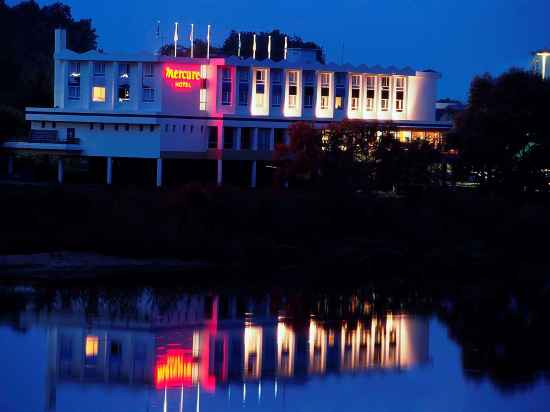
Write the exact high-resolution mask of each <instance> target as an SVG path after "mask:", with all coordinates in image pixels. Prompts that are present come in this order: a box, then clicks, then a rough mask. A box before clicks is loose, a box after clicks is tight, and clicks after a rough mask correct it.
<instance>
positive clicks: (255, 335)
mask: <svg viewBox="0 0 550 412" xmlns="http://www.w3.org/2000/svg"><path fill="white" fill-rule="evenodd" d="M243 375H244V378H245V379H258V378H260V376H261V375H262V328H261V327H260V326H252V325H247V326H245V328H244V365H243Z"/></svg>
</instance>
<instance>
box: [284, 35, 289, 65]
mask: <svg viewBox="0 0 550 412" xmlns="http://www.w3.org/2000/svg"><path fill="white" fill-rule="evenodd" d="M287 54H288V36H285V56H284V59H285V60H286V58H287Z"/></svg>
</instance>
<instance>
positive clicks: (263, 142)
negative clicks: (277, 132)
mask: <svg viewBox="0 0 550 412" xmlns="http://www.w3.org/2000/svg"><path fill="white" fill-rule="evenodd" d="M258 151H259V152H268V151H269V129H258Z"/></svg>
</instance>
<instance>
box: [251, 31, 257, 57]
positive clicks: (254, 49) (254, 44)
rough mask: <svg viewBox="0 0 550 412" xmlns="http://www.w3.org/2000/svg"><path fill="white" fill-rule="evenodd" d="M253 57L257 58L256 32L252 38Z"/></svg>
mask: <svg viewBox="0 0 550 412" xmlns="http://www.w3.org/2000/svg"><path fill="white" fill-rule="evenodd" d="M252 58H253V59H254V60H256V33H254V37H253V38H252Z"/></svg>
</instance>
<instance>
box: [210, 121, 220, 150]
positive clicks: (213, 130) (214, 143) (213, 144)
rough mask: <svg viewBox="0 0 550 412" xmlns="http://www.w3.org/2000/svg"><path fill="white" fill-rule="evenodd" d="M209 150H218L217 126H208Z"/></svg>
mask: <svg viewBox="0 0 550 412" xmlns="http://www.w3.org/2000/svg"><path fill="white" fill-rule="evenodd" d="M208 148H209V149H217V148H218V127H217V126H208Z"/></svg>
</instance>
